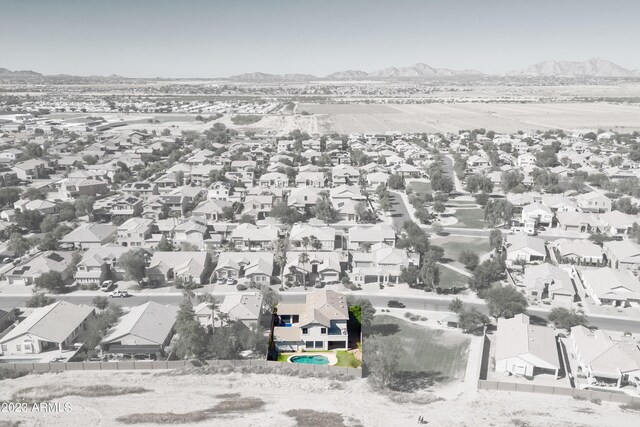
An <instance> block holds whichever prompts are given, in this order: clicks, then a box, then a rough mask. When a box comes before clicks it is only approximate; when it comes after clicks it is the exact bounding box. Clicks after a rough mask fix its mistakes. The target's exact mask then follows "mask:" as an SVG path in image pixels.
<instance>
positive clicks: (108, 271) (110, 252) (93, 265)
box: [75, 243, 128, 285]
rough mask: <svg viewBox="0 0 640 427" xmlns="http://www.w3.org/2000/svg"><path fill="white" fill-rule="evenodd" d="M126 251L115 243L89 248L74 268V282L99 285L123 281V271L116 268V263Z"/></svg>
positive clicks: (126, 249)
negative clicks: (105, 282)
mask: <svg viewBox="0 0 640 427" xmlns="http://www.w3.org/2000/svg"><path fill="white" fill-rule="evenodd" d="M127 251H128V248H125V247H122V246H120V245H116V244H115V243H112V244H107V245H105V246H100V247H93V248H90V249H89V250H87V251H86V252H85V253H84V254H83V256H82V260H80V262H79V263H78V265H77V266H76V274H75V279H76V282H77V283H81V284H87V283H95V284H97V285H99V284H101V283H102V282H104V281H105V280H113V281H116V280H122V279H124V271H123V270H122V268H120V267H118V264H117V262H118V258H120V257H121V256H122V254H124V253H126V252H127Z"/></svg>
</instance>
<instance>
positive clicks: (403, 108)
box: [299, 102, 640, 133]
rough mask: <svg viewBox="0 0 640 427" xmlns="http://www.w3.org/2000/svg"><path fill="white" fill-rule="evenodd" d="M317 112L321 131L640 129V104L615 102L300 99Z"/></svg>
mask: <svg viewBox="0 0 640 427" xmlns="http://www.w3.org/2000/svg"><path fill="white" fill-rule="evenodd" d="M299 109H300V110H304V111H308V112H309V113H313V114H316V115H317V120H318V128H319V130H320V131H324V132H330V131H336V132H340V133H350V132H369V133H375V132H385V131H389V130H395V131H401V132H456V131H458V130H460V129H473V128H480V127H483V128H486V129H492V130H495V131H497V132H515V131H517V130H523V131H531V130H536V129H553V128H561V129H565V130H572V129H582V128H590V129H598V128H603V129H616V130H630V131H633V130H640V123H639V122H638V120H637V118H638V116H639V115H640V106H638V105H618V104H613V103H604V102H603V103H530V104H511V103H506V104H505V103H487V104H485V103H460V104H417V105H402V104H385V105H358V104H342V105H340V104H337V105H334V104H301V105H300V107H299Z"/></svg>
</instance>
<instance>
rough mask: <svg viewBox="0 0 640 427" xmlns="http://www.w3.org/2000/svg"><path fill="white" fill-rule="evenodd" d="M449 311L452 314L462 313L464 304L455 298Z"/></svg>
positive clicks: (450, 304)
mask: <svg viewBox="0 0 640 427" xmlns="http://www.w3.org/2000/svg"><path fill="white" fill-rule="evenodd" d="M449 311H450V312H452V313H461V312H462V311H464V304H463V303H462V300H461V299H460V298H454V299H452V300H451V302H450V303H449Z"/></svg>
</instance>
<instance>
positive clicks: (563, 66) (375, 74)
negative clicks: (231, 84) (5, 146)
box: [0, 59, 640, 82]
mask: <svg viewBox="0 0 640 427" xmlns="http://www.w3.org/2000/svg"><path fill="white" fill-rule="evenodd" d="M504 75H505V76H508V77H523V78H532V77H565V78H579V77H599V78H634V77H636V78H640V70H629V69H627V68H623V67H621V66H619V65H617V64H614V63H613V62H610V61H606V60H604V59H588V60H586V61H557V60H552V61H543V62H539V63H537V64H533V65H531V66H529V67H527V68H523V69H520V70H514V71H509V72H507V73H506V74H504ZM483 76H497V75H491V74H484V73H482V72H481V71H477V70H452V69H449V68H436V67H432V66H430V65H427V64H422V63H418V64H414V65H410V66H408V67H388V68H384V69H382V70H377V71H372V72H367V71H362V70H345V71H338V72H335V73H332V74H329V75H327V76H324V77H318V76H314V75H312V74H268V73H261V72H254V73H244V74H238V75H234V76H231V77H228V79H230V80H237V81H255V82H268V81H282V82H293V81H297V82H303V81H310V80H362V79H369V80H385V79H417V80H420V79H424V80H428V79H433V78H447V77H483ZM45 77H49V78H58V79H61V78H65V79H68V78H80V77H81V76H71V75H67V74H59V75H52V76H46V75H43V74H40V73H37V72H35V71H31V70H20V71H11V70H8V69H6V68H0V78H20V79H38V78H45ZM83 78H85V79H114V78H117V79H125V77H120V76H116V75H113V74H112V75H110V76H106V77H103V76H86V77H83ZM168 80H171V79H168Z"/></svg>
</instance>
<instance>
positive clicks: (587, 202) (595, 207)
mask: <svg viewBox="0 0 640 427" xmlns="http://www.w3.org/2000/svg"><path fill="white" fill-rule="evenodd" d="M576 203H577V205H578V207H579V208H580V209H582V211H583V212H593V213H605V212H609V211H610V210H611V199H610V198H608V197H607V196H605V195H604V194H601V193H598V192H597V191H592V192H590V193H586V194H580V195H579V196H578V197H577V198H576Z"/></svg>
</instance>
